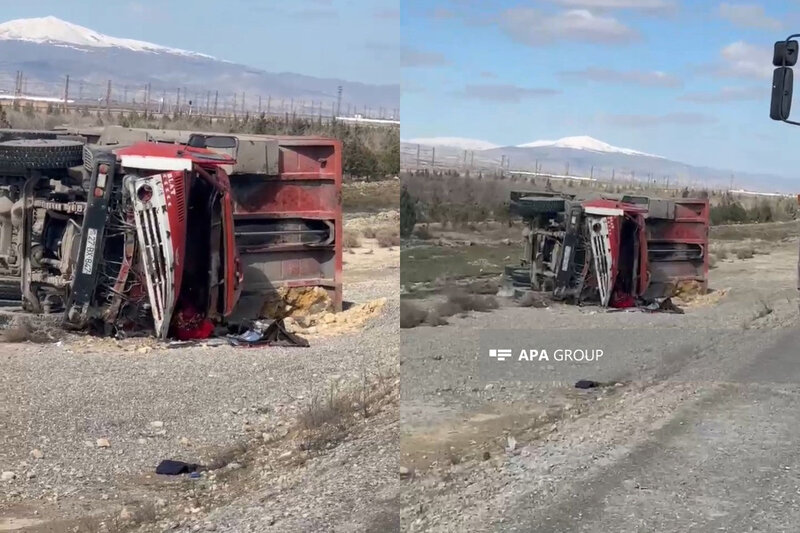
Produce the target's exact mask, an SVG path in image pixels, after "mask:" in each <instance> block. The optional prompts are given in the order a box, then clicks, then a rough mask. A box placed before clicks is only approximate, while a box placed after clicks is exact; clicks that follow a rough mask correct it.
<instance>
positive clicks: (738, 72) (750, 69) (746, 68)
mask: <svg viewBox="0 0 800 533" xmlns="http://www.w3.org/2000/svg"><path fill="white" fill-rule="evenodd" d="M720 56H721V59H720V61H721V62H722V64H721V65H720V66H719V68H717V69H715V70H714V73H715V74H717V75H719V76H725V77H737V78H748V79H770V78H772V69H773V67H772V50H771V49H770V48H769V47H766V46H758V45H754V44H750V43H746V42H744V41H736V42H735V43H731V44H729V45H727V46H725V47H724V48H723V49H722V51H721V52H720Z"/></svg>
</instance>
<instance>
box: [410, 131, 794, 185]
mask: <svg viewBox="0 0 800 533" xmlns="http://www.w3.org/2000/svg"><path fill="white" fill-rule="evenodd" d="M443 139H457V140H459V143H458V144H456V143H455V142H452V141H450V142H444V143H443V142H441V141H442V140H443ZM430 141H435V143H431V142H430ZM482 143H485V144H488V145H491V143H486V142H485V141H474V140H471V139H463V138H458V137H456V138H447V137H434V138H432V139H411V140H408V141H405V140H404V141H403V144H402V146H401V150H400V164H401V166H402V167H404V168H408V169H414V168H417V167H418V165H422V166H423V168H428V167H429V166H430V162H431V158H432V157H434V158H435V164H436V166H437V167H439V168H453V169H462V168H465V166H466V167H467V168H469V169H470V170H472V171H483V172H488V173H490V174H491V173H496V172H497V170H498V169H499V168H500V165H501V164H502V165H503V166H504V167H505V168H506V169H507V171H508V172H510V173H511V174H514V172H515V171H517V172H520V173H525V172H528V173H529V172H539V173H542V174H549V175H553V176H561V177H563V176H575V177H587V178H588V177H591V178H594V179H599V180H616V181H621V182H627V181H629V180H633V181H648V180H652V181H655V182H657V183H666V182H669V183H670V184H672V185H673V186H674V185H679V186H683V185H687V186H693V187H724V188H727V187H729V186H730V183H731V179H732V176H734V179H735V183H736V184H737V185H739V186H745V187H747V188H748V189H751V190H755V191H769V192H776V191H780V192H791V191H794V190H796V189H797V183H796V180H794V179H790V178H786V177H782V176H774V175H767V174H756V173H745V172H736V171H732V170H723V169H716V168H709V167H703V166H697V165H691V164H687V163H682V162H680V161H674V160H671V159H667V158H665V157H661V156H657V155H652V154H648V153H645V152H640V151H638V150H633V149H631V148H620V147H617V146H614V145H611V144H608V143H606V142H603V141H600V140H598V139H595V138H593V137H588V136H576V137H565V138H563V139H558V140H556V141H533V142H529V143H524V144H521V145H517V146H499V147H492V148H481V145H482ZM417 145H429V146H430V145H435V146H437V148H436V152H435V154H432V153H431V152H430V151H427V152H426V153H425V154H424V155H423V156H422V157H420V158H418V157H417V153H418V152H417ZM468 146H476V148H467V147H468ZM464 150H470V151H471V154H470V155H469V157H468V158H465V157H464Z"/></svg>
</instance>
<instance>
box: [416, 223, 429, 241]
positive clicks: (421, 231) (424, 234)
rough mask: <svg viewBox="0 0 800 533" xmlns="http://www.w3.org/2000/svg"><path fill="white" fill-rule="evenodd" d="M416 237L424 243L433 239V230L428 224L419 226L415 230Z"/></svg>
mask: <svg viewBox="0 0 800 533" xmlns="http://www.w3.org/2000/svg"><path fill="white" fill-rule="evenodd" d="M414 236H415V237H416V238H418V239H422V240H423V241H428V240H430V239H433V233H431V230H430V228H429V227H428V225H427V224H423V225H421V226H417V228H416V229H415V230H414Z"/></svg>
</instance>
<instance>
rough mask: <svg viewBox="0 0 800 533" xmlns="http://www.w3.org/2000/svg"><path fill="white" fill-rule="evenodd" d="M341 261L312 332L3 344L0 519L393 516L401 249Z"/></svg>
mask: <svg viewBox="0 0 800 533" xmlns="http://www.w3.org/2000/svg"><path fill="white" fill-rule="evenodd" d="M347 218H348V223H353V222H354V221H355V223H359V224H370V223H372V224H373V225H380V224H381V223H383V222H382V221H383V219H384V218H386V216H385V215H384V214H382V213H378V214H365V215H348V217H347ZM388 218H389V219H391V216H389V217H388ZM344 262H345V264H344V298H345V301H346V309H347V310H346V311H345V312H344V313H342V316H343V317H348V318H346V319H340V318H341V317H339V316H338V315H336V316H334V318H333V320H331V321H330V322H331V323H330V324H328V323H325V324H323V323H321V324H320V325H319V326H318V327H315V328H314V329H312V330H309V329H308V328H306V329H302V328H301V329H299V332H300V334H301V335H302V336H305V337H307V338H308V339H309V342H310V345H311V346H310V347H309V348H275V347H272V348H252V349H247V348H234V347H227V346H226V347H210V346H206V345H204V344H203V343H200V344H198V345H197V346H192V347H180V348H169V347H168V346H167V345H165V344H163V343H159V342H156V341H154V340H151V339H127V340H124V341H116V340H110V339H99V338H91V337H85V336H78V335H68V336H62V335H61V334H60V332H58V330H48V331H49V332H50V333H52V334H53V335H54V336H53V337H48V336H46V335H45V336H44V337H42V338H38V339H37V340H38V342H20V343H3V344H0V439H1V440H0V471H2V472H3V474H2V476H3V477H2V481H0V531H25V532H56V533H60V532H78V531H79V532H95V531H109V532H111V531H148V532H149V531H166V530H169V531H230V532H246V531H252V532H261V531H272V530H274V531H334V530H335V531H369V530H372V531H395V530H397V529H398V527H399V524H398V522H397V520H398V519H397V516H398V502H397V456H398V449H397V443H398V432H399V426H398V403H399V402H398V389H399V382H398V370H399V369H398V345H399V340H398V319H399V310H398V309H399V300H398V294H397V292H398V291H397V287H398V284H399V249H398V248H381V247H379V246H378V245H377V243H373V242H369V241H365V242H364V243H363V244H362V246H361V247H360V248H358V249H356V250H353V251H352V253H347V254H346V255H345V259H344ZM35 324H36V327H35V328H34V329H38V328H39V325H40V324H41V323H40V322H35ZM163 459H176V460H181V461H186V462H189V463H198V464H200V465H204V466H206V467H208V468H209V469H208V470H206V471H203V472H201V474H200V475H199V476H198V477H197V478H191V477H189V476H186V475H184V476H175V477H169V476H157V475H155V468H156V465H158V463H159V462H160V461H161V460H163Z"/></svg>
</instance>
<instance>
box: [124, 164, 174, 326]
mask: <svg viewBox="0 0 800 533" xmlns="http://www.w3.org/2000/svg"><path fill="white" fill-rule="evenodd" d="M128 187H129V193H130V197H131V199H132V201H133V210H134V214H135V222H136V236H137V240H138V244H139V255H140V259H141V262H142V267H143V270H144V273H145V278H146V281H147V295H148V297H149V301H150V310H151V313H152V316H153V323H154V329H155V333H156V336H157V337H159V338H166V337H167V334H168V332H169V326H170V322H171V321H172V314H173V312H174V310H175V304H176V302H177V298H178V294H179V292H180V285H181V272H182V261H183V258H182V257H181V256H182V251H183V248H184V244H185V242H184V240H185V231H184V230H183V227H184V226H183V225H184V224H185V209H186V208H185V203H184V201H183V199H184V198H185V194H184V191H183V189H184V173H183V171H175V172H167V173H164V174H157V175H154V176H148V177H146V178H138V179H134V180H130V181H129V182H128ZM182 217H183V219H182Z"/></svg>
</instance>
